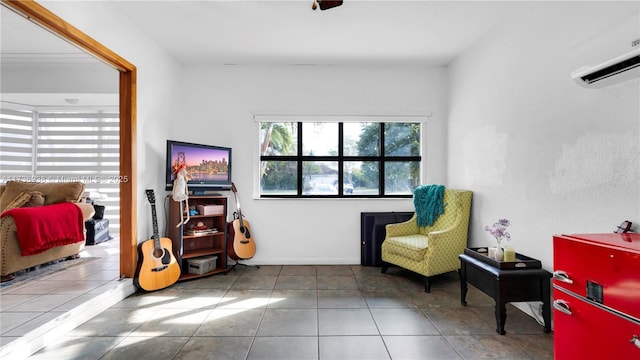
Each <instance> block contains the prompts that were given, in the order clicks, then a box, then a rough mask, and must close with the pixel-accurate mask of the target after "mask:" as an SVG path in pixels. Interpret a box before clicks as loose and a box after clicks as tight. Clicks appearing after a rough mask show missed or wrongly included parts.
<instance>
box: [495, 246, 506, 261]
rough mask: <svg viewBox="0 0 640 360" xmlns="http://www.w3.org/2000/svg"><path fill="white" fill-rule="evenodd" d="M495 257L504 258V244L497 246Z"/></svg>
mask: <svg viewBox="0 0 640 360" xmlns="http://www.w3.org/2000/svg"><path fill="white" fill-rule="evenodd" d="M493 258H494V259H496V260H497V261H502V260H504V250H503V249H502V246H500V245H498V247H496V251H495V253H494V255H493Z"/></svg>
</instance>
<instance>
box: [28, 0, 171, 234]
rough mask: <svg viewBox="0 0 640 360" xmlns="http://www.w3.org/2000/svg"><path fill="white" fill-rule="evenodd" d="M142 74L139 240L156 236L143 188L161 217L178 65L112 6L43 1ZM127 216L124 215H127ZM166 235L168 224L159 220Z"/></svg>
mask: <svg viewBox="0 0 640 360" xmlns="http://www.w3.org/2000/svg"><path fill="white" fill-rule="evenodd" d="M39 2H40V3H42V5H44V6H45V7H47V8H48V9H49V10H51V11H52V12H53V13H55V14H56V15H58V16H60V17H61V18H63V19H64V20H66V21H67V22H69V23H70V24H72V25H73V26H75V27H77V28H79V29H80V30H81V31H83V32H84V33H86V34H87V35H89V36H91V37H93V38H94V39H96V40H97V41H98V42H100V43H102V44H103V45H104V46H106V47H107V48H109V49H111V50H112V51H114V52H115V53H117V54H118V55H120V56H121V57H123V58H124V59H126V60H127V61H129V62H131V63H132V64H134V65H135V66H136V67H137V69H138V73H137V75H138V78H137V102H138V104H137V105H138V106H137V131H138V137H137V144H136V149H137V174H133V175H132V176H135V177H136V178H137V182H138V183H137V188H138V190H137V192H136V193H137V195H138V198H137V202H138V219H137V222H138V237H139V239H138V241H143V240H147V239H149V238H150V237H151V235H152V225H151V208H150V206H149V202H148V201H147V197H146V195H145V192H144V189H148V188H151V189H154V190H155V192H156V201H157V204H158V208H159V214H162V212H161V210H162V207H161V205H162V202H161V201H162V200H163V199H162V196H161V195H163V194H164V186H163V183H164V175H163V174H164V167H165V165H164V162H165V156H166V154H165V152H166V149H165V147H166V142H165V141H166V138H167V137H169V134H170V130H171V126H170V124H172V123H174V122H175V121H176V119H178V118H179V116H178V115H177V114H179V113H180V107H179V105H180V102H181V100H180V92H179V88H180V75H181V67H180V65H179V64H178V63H177V62H176V61H175V60H174V59H173V58H172V57H170V56H168V55H167V53H166V52H165V51H164V50H163V49H161V48H160V47H159V46H158V45H157V44H156V43H155V42H153V41H152V40H150V39H149V38H148V37H147V36H146V35H145V34H144V33H143V32H141V31H140V30H139V29H138V28H136V26H135V25H134V24H132V23H131V21H130V20H129V18H127V17H126V15H124V14H123V13H122V12H121V11H119V10H118V9H117V8H116V7H115V6H114V5H113V3H111V2H103V1H97V2H96V1H39ZM125 214H126V211H125ZM158 220H159V226H160V229H161V230H162V228H163V226H164V219H163V217H162V216H160V218H159V219H158Z"/></svg>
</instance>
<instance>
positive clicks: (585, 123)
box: [448, 2, 640, 269]
mask: <svg viewBox="0 0 640 360" xmlns="http://www.w3.org/2000/svg"><path fill="white" fill-rule="evenodd" d="M638 7H639V4H638V2H626V3H613V2H597V3H596V2H586V3H577V2H564V3H556V2H549V3H547V2H536V3H534V4H532V5H531V8H530V9H529V10H528V11H526V12H525V13H523V16H522V17H521V18H517V19H513V21H512V23H510V24H508V25H507V26H505V27H502V28H499V29H496V31H495V32H494V33H493V34H492V35H491V36H488V37H485V38H484V40H483V41H482V42H480V43H478V44H476V45H475V46H474V47H473V48H472V49H470V50H469V51H467V52H466V53H464V54H463V55H462V56H460V57H459V58H458V59H457V60H456V61H455V62H454V63H453V64H451V65H450V69H449V71H450V81H449V89H450V92H449V103H450V105H449V119H448V120H449V135H448V137H449V147H448V153H449V166H448V179H449V183H450V184H451V185H454V186H458V187H466V188H471V189H473V190H474V199H473V207H472V208H473V210H472V221H471V231H470V245H471V246H486V245H487V244H489V243H491V242H492V238H491V237H490V236H489V234H488V233H486V232H485V231H483V226H484V225H487V224H492V223H493V222H494V221H496V220H497V219H498V218H501V217H506V218H509V219H510V220H512V226H511V228H510V230H511V234H512V241H511V243H512V245H514V246H515V248H516V251H518V252H522V253H524V254H527V255H529V256H532V257H535V258H538V259H541V260H542V262H543V266H544V267H545V268H547V269H551V268H552V267H553V254H552V250H553V249H552V236H553V234H558V233H590V232H612V231H613V230H614V228H615V227H616V226H617V225H618V224H620V223H621V222H622V220H631V221H633V222H634V223H636V224H637V223H640V156H639V154H640V150H639V146H638V143H639V141H638V139H639V138H640V130H639V129H640V114H639V109H640V100H639V99H640V90H639V89H640V86H639V80H637V79H636V80H632V81H629V82H626V83H622V84H619V85H616V86H612V87H609V88H605V89H602V90H590V89H584V88H581V87H579V86H577V85H576V84H575V83H574V82H573V81H572V79H571V78H570V76H569V75H570V73H571V72H572V71H574V70H576V69H577V68H578V67H580V66H582V65H586V64H588V62H586V61H587V54H589V53H590V52H591V53H596V54H597V52H598V51H599V50H600V49H591V50H589V49H588V48H589V42H588V40H590V39H592V38H594V37H597V36H598V35H599V34H602V33H603V32H604V31H605V30H607V29H609V28H610V27H612V26H615V25H616V24H618V23H620V22H622V21H623V20H624V19H627V18H629V16H630V15H632V14H634V13H635V14H637V13H638ZM635 230H636V231H638V230H640V228H638V227H636V228H635Z"/></svg>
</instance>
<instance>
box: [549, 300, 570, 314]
mask: <svg viewBox="0 0 640 360" xmlns="http://www.w3.org/2000/svg"><path fill="white" fill-rule="evenodd" d="M553 308H554V309H556V310H558V311H560V312H561V313H564V314H567V315H573V313H572V312H571V309H570V308H569V304H567V302H566V301H564V300H562V299H559V300H554V301H553Z"/></svg>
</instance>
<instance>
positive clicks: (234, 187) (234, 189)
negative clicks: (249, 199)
mask: <svg viewBox="0 0 640 360" xmlns="http://www.w3.org/2000/svg"><path fill="white" fill-rule="evenodd" d="M231 191H233V192H234V193H235V192H238V190H236V184H234V183H231Z"/></svg>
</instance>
